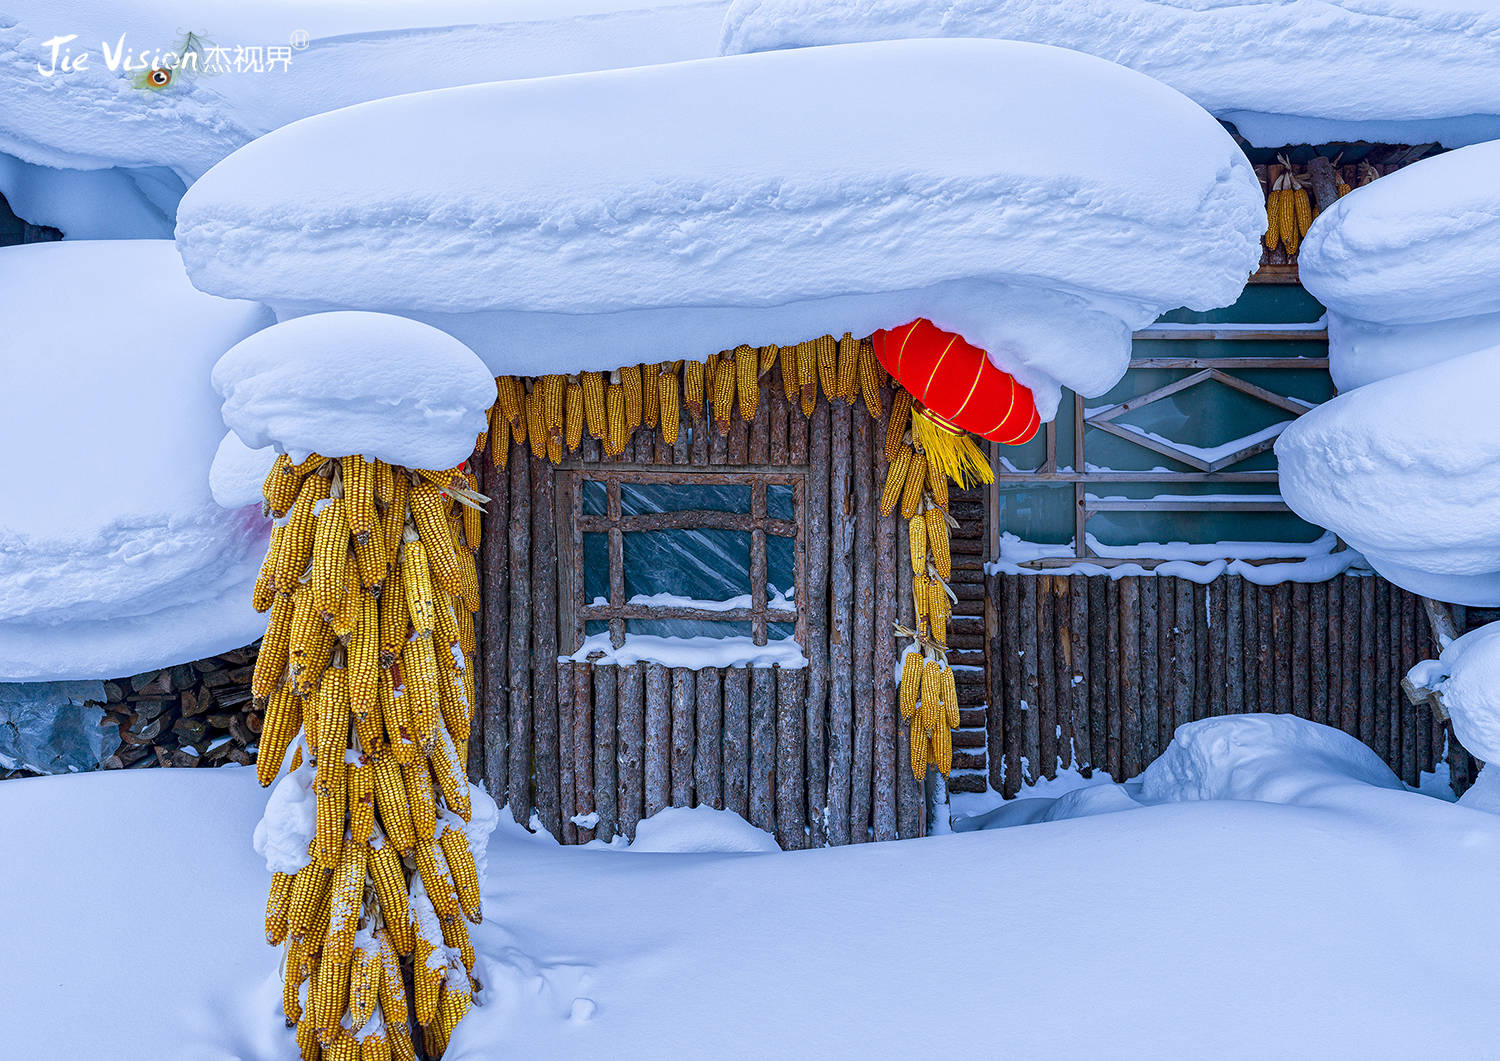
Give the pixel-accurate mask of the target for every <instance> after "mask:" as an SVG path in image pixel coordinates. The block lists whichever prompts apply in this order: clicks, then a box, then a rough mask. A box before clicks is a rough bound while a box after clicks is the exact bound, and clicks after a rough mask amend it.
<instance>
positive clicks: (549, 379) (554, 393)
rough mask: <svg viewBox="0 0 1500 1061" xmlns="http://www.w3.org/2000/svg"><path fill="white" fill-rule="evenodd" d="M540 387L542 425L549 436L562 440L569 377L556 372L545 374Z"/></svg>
mask: <svg viewBox="0 0 1500 1061" xmlns="http://www.w3.org/2000/svg"><path fill="white" fill-rule="evenodd" d="M540 387H541V391H542V410H541V412H542V426H543V428H545V429H546V432H547V436H548V437H549V438H556V439H557V440H558V441H559V442H561V441H562V437H563V427H564V423H565V415H566V409H567V396H568V377H566V376H559V375H557V374H556V373H552V374H549V375H546V376H543V377H542V379H541V383H540Z"/></svg>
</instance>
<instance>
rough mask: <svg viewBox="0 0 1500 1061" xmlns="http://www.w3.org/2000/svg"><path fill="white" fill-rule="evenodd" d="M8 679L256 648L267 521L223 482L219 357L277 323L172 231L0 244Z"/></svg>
mask: <svg viewBox="0 0 1500 1061" xmlns="http://www.w3.org/2000/svg"><path fill="white" fill-rule="evenodd" d="M0 316H3V318H4V320H5V321H6V325H5V327H6V342H5V344H4V346H3V348H0V378H3V379H4V381H5V394H6V398H7V399H8V400H7V411H6V415H5V416H4V417H3V418H0V447H3V448H4V450H5V451H6V452H8V453H11V454H15V455H16V459H15V460H13V461H12V462H11V464H10V467H9V469H8V471H7V473H6V476H7V478H6V482H7V487H8V490H9V492H8V494H7V502H6V504H5V506H4V508H3V510H0V680H7V681H28V682H30V681H50V680H64V679H82V678H109V677H116V676H119V675H121V674H134V673H137V672H139V671H143V670H146V669H149V668H152V667H157V666H164V665H167V664H172V663H181V662H183V661H185V660H192V659H199V658H202V657H204V656H209V655H213V654H215V653H218V652H223V651H226V650H228V649H231V648H238V647H240V646H242V645H245V644H247V643H249V642H251V641H253V640H255V638H256V637H258V636H259V634H260V633H261V631H262V630H263V629H264V620H263V619H262V618H261V617H260V616H257V615H256V614H255V612H254V611H253V610H252V609H251V607H250V591H251V587H252V586H253V584H254V581H255V575H256V573H257V571H258V570H259V566H260V561H261V558H262V557H263V556H264V554H265V547H266V538H267V530H268V524H267V522H266V521H265V520H264V519H262V518H261V516H260V513H259V512H258V511H257V510H254V509H239V510H236V511H234V512H225V511H224V510H222V509H221V508H219V506H218V505H216V504H215V503H214V500H213V497H212V496H211V495H210V493H209V487H208V472H209V464H210V461H211V460H212V458H213V455H214V449H215V446H216V445H217V444H218V441H219V438H220V435H221V434H222V433H223V430H224V425H223V423H222V422H221V421H220V419H219V411H218V401H217V399H216V398H215V396H214V392H213V388H212V387H210V386H209V383H208V374H209V369H210V367H211V366H212V364H213V362H214V360H215V359H216V358H218V357H219V356H220V355H221V354H222V353H223V352H224V351H225V350H227V349H228V348H229V347H230V346H232V345H234V343H235V342H237V341H238V340H240V339H242V338H244V337H245V336H247V335H249V334H251V333H252V332H254V331H255V330H256V329H258V328H261V327H264V326H265V325H267V324H269V323H270V319H271V318H270V314H269V313H268V312H267V311H266V310H265V309H264V308H263V307H261V306H256V305H253V304H251V303H247V302H233V301H227V300H224V299H220V298H214V297H212V296H209V295H205V294H202V293H201V292H199V291H195V290H194V289H193V288H192V286H191V285H190V284H189V283H188V281H187V278H186V276H185V275H184V274H183V271H182V263H181V261H180V260H179V259H178V257H177V253H176V251H175V249H174V248H173V246H172V244H171V243H170V242H168V241H165V240H153V241H132V240H122V241H113V242H101V243H89V242H77V243H75V242H67V243H43V244H31V245H28V246H24V247H11V248H6V249H4V250H0Z"/></svg>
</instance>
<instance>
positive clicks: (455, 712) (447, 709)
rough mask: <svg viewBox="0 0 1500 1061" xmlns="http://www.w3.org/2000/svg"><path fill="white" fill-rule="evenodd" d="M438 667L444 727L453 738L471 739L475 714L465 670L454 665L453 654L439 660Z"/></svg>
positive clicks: (439, 700)
mask: <svg viewBox="0 0 1500 1061" xmlns="http://www.w3.org/2000/svg"><path fill="white" fill-rule="evenodd" d="M454 647H455V648H456V647H457V646H456V645H455V646H454ZM437 669H438V712H439V714H441V715H442V718H443V728H444V729H446V730H447V731H448V735H449V736H450V737H452V738H453V740H455V741H457V742H460V743H462V742H463V741H466V740H468V739H469V721H470V718H471V717H472V714H473V712H472V711H471V710H470V706H469V694H468V691H467V690H466V689H465V688H464V678H463V672H462V671H460V670H458V669H457V668H455V667H454V666H453V658H452V656H450V657H449V658H448V659H447V660H439V662H438V668H437Z"/></svg>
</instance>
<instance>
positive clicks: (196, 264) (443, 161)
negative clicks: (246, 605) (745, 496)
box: [177, 40, 1264, 415]
mask: <svg viewBox="0 0 1500 1061" xmlns="http://www.w3.org/2000/svg"><path fill="white" fill-rule="evenodd" d="M1021 99H1026V100H1029V101H1031V102H1029V103H1028V104H1027V105H1026V106H1018V105H1017V101H1018V100H1021ZM789 115H794V116H795V120H789V119H788V116H789ZM558 129H567V130H568V135H567V136H566V137H563V136H558V135H557V130H558ZM1263 215H1264V208H1263V204H1262V201H1261V196H1260V190H1259V186H1258V184H1257V183H1256V180H1255V177H1254V174H1253V173H1252V171H1251V170H1250V167H1249V165H1248V163H1247V162H1246V160H1245V158H1244V155H1243V154H1242V153H1241V152H1240V151H1239V149H1238V147H1237V146H1236V145H1235V144H1234V142H1233V140H1232V139H1231V138H1230V137H1229V135H1228V134H1227V133H1225V132H1224V130H1223V129H1222V128H1221V127H1220V126H1219V125H1218V123H1217V122H1215V121H1213V119H1212V118H1211V117H1210V116H1209V115H1207V114H1205V113H1204V112H1203V111H1202V110H1200V109H1199V108H1198V107H1197V106H1195V105H1194V104H1193V103H1191V102H1190V101H1189V100H1187V99H1185V98H1184V97H1183V96H1181V95H1180V94H1179V93H1177V92H1175V91H1173V90H1171V89H1169V88H1166V87H1164V86H1162V85H1160V84H1158V83H1157V82H1155V81H1152V80H1150V79H1149V78H1146V77H1143V76H1141V75H1139V74H1136V73H1133V72H1131V71H1129V70H1125V69H1123V68H1121V67H1118V66H1115V65H1114V64H1111V63H1108V62H1105V61H1103V60H1100V59H1096V58H1093V57H1091V56H1085V55H1080V54H1077V53H1073V52H1066V51H1063V50H1060V49H1056V48H1048V47H1042V46H1038V45H1030V44H1018V43H1013V42H1002V41H981V40H962V41H957V40H955V41H898V42H889V43H875V44H862V45H851V46H846V47H837V48H824V49H806V50H801V51H788V52H779V53H774V54H766V55H746V56H736V57H732V58H727V59H715V60H709V61H703V62H692V63H679V64H672V65H667V66H655V67H647V68H641V69H633V70H616V71H608V72H603V73H594V74H581V75H577V76H571V77H559V78H545V79H539V80H534V81H523V82H507V83H499V84H488V85H471V86H466V87H460V88H452V89H446V90H441V91H432V92H422V93H414V94H411V95H406V96H399V97H394V98H390V99H385V100H380V101H377V102H374V103H369V104H365V105H362V106H359V107H351V108H347V109H344V110H341V111H337V112H334V113H330V114H325V115H320V116H317V117H314V118H309V119H307V120H305V121H301V122H297V123H295V124H293V125H290V126H287V127H286V128H282V129H278V130H276V131H275V132H273V133H271V134H269V135H267V136H264V137H262V138H261V139H259V140H257V141H255V142H254V143H252V144H249V145H247V146H246V147H244V148H242V149H241V150H239V151H237V152H236V153H235V154H234V155H233V156H231V157H230V158H228V159H226V160H224V161H223V162H222V163H220V164H219V165H218V166H216V167H215V168H214V169H213V171H212V172H210V173H208V174H207V175H205V176H204V177H203V179H202V180H200V181H199V182H198V183H197V184H196V185H194V186H193V188H192V189H191V190H190V191H189V193H188V194H187V196H186V197H185V198H184V199H183V202H182V206H181V210H180V212H179V214H178V226H177V239H178V245H179V247H180V249H181V251H182V254H183V257H184V260H185V261H186V262H187V264H188V269H189V272H190V274H191V275H192V277H193V281H194V283H196V284H197V285H198V286H199V287H201V288H203V289H204V290H206V291H213V292H217V293H221V294H231V293H232V294H235V295H238V296H244V297H254V298H256V299H259V300H262V301H266V302H268V303H269V304H272V305H273V306H274V307H275V308H276V309H277V312H278V314H279V315H281V316H282V317H283V318H285V317H287V316H295V315H299V314H303V313H309V312H316V311H318V310H323V309H330V308H345V309H367V310H382V311H387V312H393V313H401V314H403V315H406V316H410V317H413V318H417V319H420V320H424V321H427V322H428V323H431V324H434V325H436V326H438V327H440V328H442V329H443V330H445V331H448V332H450V333H451V334H453V335H455V336H457V337H458V338H460V339H462V340H463V341H465V342H466V343H468V344H469V345H470V346H471V347H473V348H474V349H475V350H476V351H478V352H479V353H480V355H481V356H482V357H483V358H484V359H485V361H486V362H487V363H488V364H489V366H490V368H491V369H492V370H493V371H494V372H495V373H497V374H499V373H517V374H537V373H545V372H558V371H569V372H571V371H578V370H582V369H606V368H612V367H615V366H618V365H620V364H629V363H633V362H638V361H660V360H663V359H667V358H679V357H689V356H691V357H701V356H703V354H704V353H705V351H709V350H715V349H721V348H724V347H727V346H733V345H735V344H737V343H741V342H748V343H751V344H763V343H787V342H792V341H797V340H802V339H806V338H810V337H812V336H815V335H819V334H822V333H824V332H826V331H828V330H829V329H830V328H836V329H839V330H845V329H846V330H849V331H852V332H855V333H857V334H867V333H869V332H871V331H873V330H875V329H876V328H879V327H889V326H894V325H898V324H901V323H904V322H906V321H908V320H911V319H912V318H913V317H915V316H927V317H929V318H931V319H932V320H933V321H934V323H936V324H938V325H939V326H940V327H943V328H946V329H948V330H951V331H955V332H959V333H961V334H962V335H964V337H965V338H967V339H968V340H969V341H970V342H973V343H975V344H976V345H978V346H981V347H983V348H984V349H986V350H988V351H989V353H990V356H991V358H992V359H993V360H994V361H995V363H996V364H997V365H998V366H999V367H1000V368H1002V369H1004V370H1006V371H1009V372H1011V373H1013V374H1014V375H1015V376H1016V377H1017V378H1018V379H1019V380H1020V381H1021V382H1023V383H1025V384H1026V385H1028V386H1030V387H1031V388H1032V389H1033V390H1034V391H1036V392H1037V397H1038V403H1039V405H1040V406H1041V407H1042V409H1043V412H1044V415H1050V413H1051V411H1052V409H1053V408H1055V405H1056V401H1057V394H1058V387H1059V385H1063V386H1068V387H1071V388H1073V389H1075V390H1077V391H1079V392H1081V393H1084V394H1090V395H1092V394H1099V393H1102V392H1103V391H1104V390H1106V389H1107V388H1108V387H1110V386H1111V385H1113V384H1114V382H1115V381H1116V380H1117V379H1118V378H1119V376H1120V374H1121V373H1122V372H1123V370H1124V368H1125V366H1126V364H1127V360H1128V356H1129V336H1130V333H1131V331H1132V330H1133V329H1135V328H1137V327H1141V326H1143V325H1144V324H1146V323H1148V322H1149V321H1151V320H1153V319H1155V318H1156V317H1157V316H1158V315H1159V314H1160V313H1161V312H1163V311H1164V310H1166V309H1169V308H1173V307H1176V306H1179V305H1187V306H1191V307H1194V308H1199V309H1208V308H1211V307H1215V306H1220V305H1224V304H1227V303H1229V302H1231V301H1233V299H1234V298H1236V297H1237V296H1238V294H1239V292H1240V290H1241V289H1242V287H1243V284H1244V281H1245V278H1246V277H1247V276H1248V275H1249V273H1250V271H1251V270H1252V269H1254V268H1255V265H1256V263H1257V261H1258V256H1259V243H1258V238H1259V234H1260V230H1261V229H1262V228H1263V227H1264V224H1263V223H1264V216H1263Z"/></svg>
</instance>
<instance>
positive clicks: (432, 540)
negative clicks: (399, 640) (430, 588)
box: [411, 483, 479, 625]
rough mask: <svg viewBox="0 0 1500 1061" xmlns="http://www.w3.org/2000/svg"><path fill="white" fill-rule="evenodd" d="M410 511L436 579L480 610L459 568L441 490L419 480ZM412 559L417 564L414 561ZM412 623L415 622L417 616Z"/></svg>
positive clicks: (415, 487) (473, 609) (474, 609)
mask: <svg viewBox="0 0 1500 1061" xmlns="http://www.w3.org/2000/svg"><path fill="white" fill-rule="evenodd" d="M411 514H412V519H413V520H414V521H415V522H416V525H417V533H418V534H420V535H421V537H422V547H423V551H424V552H425V553H426V556H427V564H428V566H429V567H430V568H431V571H432V577H433V579H434V580H435V581H436V582H437V584H438V585H439V586H441V587H443V589H445V590H447V591H448V592H449V593H456V594H458V595H459V596H461V597H463V598H464V603H465V604H467V605H468V606H469V610H470V611H478V609H479V600H478V598H477V596H476V597H475V598H474V599H472V600H471V599H470V595H469V593H468V592H467V588H466V587H465V585H464V578H463V575H462V573H461V571H460V570H459V560H458V556H457V554H456V553H455V552H454V550H453V538H452V536H451V535H450V534H449V531H448V502H447V501H446V500H445V499H444V497H443V494H442V492H441V491H440V490H438V489H437V488H436V487H435V486H433V485H432V484H431V483H419V484H418V485H416V486H414V487H412V491H411ZM412 562H413V563H415V560H413V561H412ZM412 623H413V625H415V624H416V618H415V617H413V619H412Z"/></svg>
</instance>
